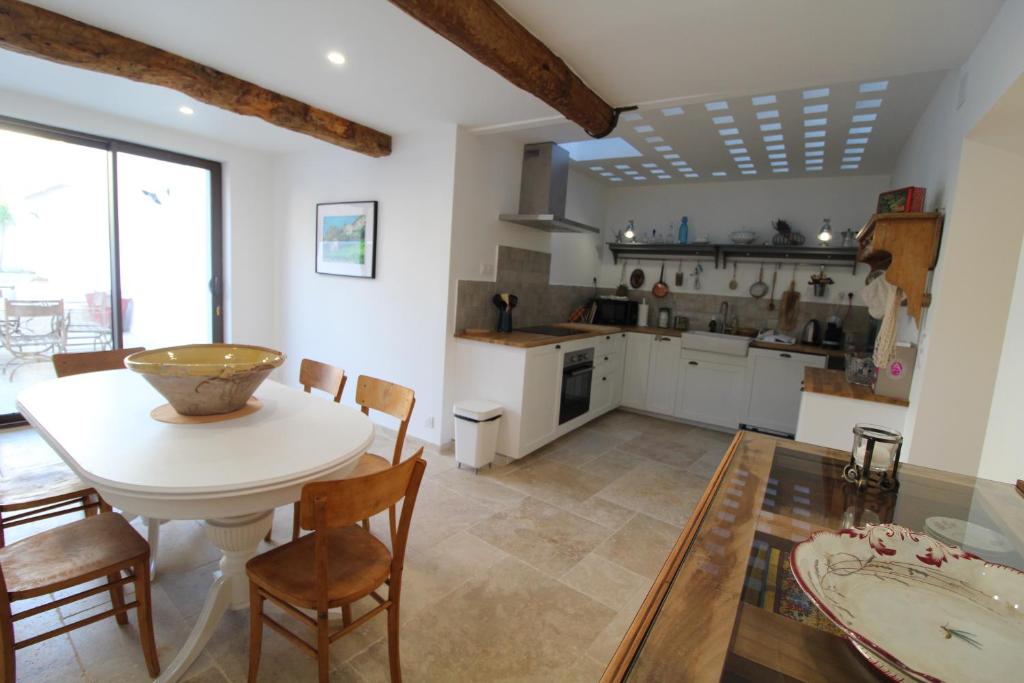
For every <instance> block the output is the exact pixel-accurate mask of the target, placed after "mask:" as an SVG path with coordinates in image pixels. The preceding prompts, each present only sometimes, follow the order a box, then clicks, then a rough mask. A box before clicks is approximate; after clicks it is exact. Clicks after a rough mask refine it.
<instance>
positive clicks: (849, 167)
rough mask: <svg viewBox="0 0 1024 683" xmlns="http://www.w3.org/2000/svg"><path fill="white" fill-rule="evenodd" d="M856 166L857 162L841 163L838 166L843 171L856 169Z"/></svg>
mask: <svg viewBox="0 0 1024 683" xmlns="http://www.w3.org/2000/svg"><path fill="white" fill-rule="evenodd" d="M858 167H859V166H858V164H843V165H842V166H840V167H839V168H841V169H842V170H844V171H856V170H857V168H858Z"/></svg>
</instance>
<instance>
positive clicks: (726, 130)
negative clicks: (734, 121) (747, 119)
mask: <svg viewBox="0 0 1024 683" xmlns="http://www.w3.org/2000/svg"><path fill="white" fill-rule="evenodd" d="M718 134H719V135H739V134H740V129H739V128H719V129H718Z"/></svg>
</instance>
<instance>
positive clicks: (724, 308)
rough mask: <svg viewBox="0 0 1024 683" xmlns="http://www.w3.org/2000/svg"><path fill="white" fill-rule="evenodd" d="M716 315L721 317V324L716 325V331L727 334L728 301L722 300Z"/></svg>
mask: <svg viewBox="0 0 1024 683" xmlns="http://www.w3.org/2000/svg"><path fill="white" fill-rule="evenodd" d="M718 315H719V316H721V318H722V324H721V325H719V326H718V330H717V331H718V332H721V333H722V334H729V332H728V330H727V327H728V325H729V302H728V301H723V302H722V305H721V306H719V307H718Z"/></svg>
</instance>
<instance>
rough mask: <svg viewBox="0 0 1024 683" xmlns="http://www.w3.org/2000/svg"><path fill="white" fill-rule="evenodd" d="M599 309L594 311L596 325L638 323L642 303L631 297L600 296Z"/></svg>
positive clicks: (630, 325)
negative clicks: (631, 299)
mask: <svg viewBox="0 0 1024 683" xmlns="http://www.w3.org/2000/svg"><path fill="white" fill-rule="evenodd" d="M596 302H597V311H596V312H595V313H594V324H596V325H624V326H627V327H632V326H635V325H636V321H637V317H638V311H639V308H640V304H638V303H637V302H636V301H630V300H629V299H619V298H615V297H598V298H597V299H596Z"/></svg>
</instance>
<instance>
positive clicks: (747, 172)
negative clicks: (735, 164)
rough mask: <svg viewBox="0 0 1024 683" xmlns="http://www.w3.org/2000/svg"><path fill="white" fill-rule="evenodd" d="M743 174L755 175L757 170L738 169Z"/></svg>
mask: <svg viewBox="0 0 1024 683" xmlns="http://www.w3.org/2000/svg"><path fill="white" fill-rule="evenodd" d="M740 173H742V174H743V175H757V171H740Z"/></svg>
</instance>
